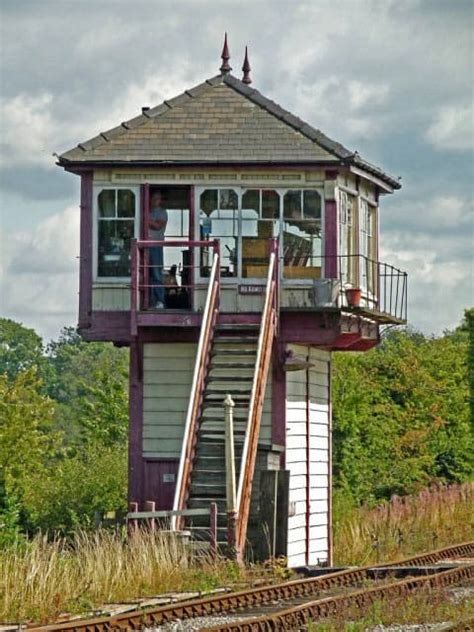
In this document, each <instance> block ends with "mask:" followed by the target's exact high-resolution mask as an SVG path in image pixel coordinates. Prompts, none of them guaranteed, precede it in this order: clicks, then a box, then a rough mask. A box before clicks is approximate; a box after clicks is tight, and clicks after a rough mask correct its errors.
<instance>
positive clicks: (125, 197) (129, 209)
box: [117, 189, 135, 217]
mask: <svg viewBox="0 0 474 632" xmlns="http://www.w3.org/2000/svg"><path fill="white" fill-rule="evenodd" d="M117 216H118V217H135V193H134V192H133V191H130V189H119V190H118V191H117Z"/></svg>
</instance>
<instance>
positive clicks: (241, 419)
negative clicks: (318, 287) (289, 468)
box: [185, 325, 259, 548]
mask: <svg viewBox="0 0 474 632" xmlns="http://www.w3.org/2000/svg"><path fill="white" fill-rule="evenodd" d="M258 332H259V326H258V325H217V327H216V330H215V333H214V339H213V344H212V347H211V351H210V362H209V365H208V373H207V377H206V382H205V387H204V394H203V404H202V411H201V415H200V419H199V424H198V426H199V429H198V432H197V446H196V452H195V458H194V463H193V468H192V472H191V480H190V487H189V496H188V501H187V507H188V509H207V508H208V507H209V504H210V503H211V502H215V503H216V504H217V509H218V513H217V542H218V545H219V546H220V547H221V548H225V545H226V542H227V514H226V467H225V425H224V406H223V401H224V398H225V396H226V394H227V393H230V395H231V397H232V399H233V401H234V403H235V408H234V446H235V470H236V477H237V480H238V479H239V476H240V468H241V458H242V450H243V444H244V440H245V433H246V429H247V420H248V414H249V405H250V398H251V394H252V384H253V377H254V371H255V361H256V356H257V344H258ZM185 528H186V529H187V530H190V531H191V532H192V534H193V535H194V537H195V538H196V539H197V540H207V539H208V538H209V520H208V518H207V516H193V517H190V518H187V519H186V523H185Z"/></svg>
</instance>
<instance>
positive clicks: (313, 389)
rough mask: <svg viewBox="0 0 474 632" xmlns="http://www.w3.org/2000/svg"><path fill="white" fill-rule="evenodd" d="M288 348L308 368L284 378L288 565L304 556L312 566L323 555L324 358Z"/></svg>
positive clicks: (327, 358)
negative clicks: (290, 510)
mask: <svg viewBox="0 0 474 632" xmlns="http://www.w3.org/2000/svg"><path fill="white" fill-rule="evenodd" d="M289 349H291V350H292V351H293V353H294V354H295V355H298V356H303V357H309V358H310V361H311V362H312V363H313V364H314V366H313V367H311V368H309V369H308V370H307V371H294V372H291V373H290V372H289V373H287V377H286V379H287V382H286V444H287V451H286V467H287V469H288V470H289V471H290V492H289V501H290V507H291V508H293V509H294V510H295V513H296V515H294V516H292V517H290V518H289V521H288V564H289V566H290V567H295V566H298V565H302V564H305V563H306V557H307V558H308V560H307V561H308V562H309V563H310V564H317V563H318V562H323V561H326V560H327V559H328V555H329V552H328V546H329V541H328V533H329V531H328V510H329V505H328V498H329V493H328V485H329V480H330V479H329V411H330V402H329V393H330V390H329V379H330V377H329V376H330V374H329V362H330V354H329V353H328V352H326V351H321V350H319V349H310V348H307V347H302V346H298V345H290V346H289ZM308 426H309V433H308ZM308 435H309V436H308ZM308 441H309V446H308V447H309V453H310V461H309V463H307V462H306V459H307V442H308ZM308 479H309V486H308ZM308 502H309V506H310V514H309V516H307V514H306V511H307V503H308ZM307 523H308V524H307ZM307 538H308V539H309V551H306V540H307ZM302 547H303V548H302Z"/></svg>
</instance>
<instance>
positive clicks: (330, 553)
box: [328, 358, 333, 566]
mask: <svg viewBox="0 0 474 632" xmlns="http://www.w3.org/2000/svg"><path fill="white" fill-rule="evenodd" d="M328 378H329V388H328V396H329V398H328V399H329V411H328V425H329V428H328V451H329V454H328V565H329V566H332V565H333V530H332V358H330V360H329V375H328Z"/></svg>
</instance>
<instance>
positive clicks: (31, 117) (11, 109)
mask: <svg viewBox="0 0 474 632" xmlns="http://www.w3.org/2000/svg"><path fill="white" fill-rule="evenodd" d="M52 101H53V96H52V95H51V94H48V93H43V94H40V95H38V96H32V95H28V94H18V95H17V96H15V97H13V98H10V99H6V98H4V99H1V101H0V126H1V130H2V137H3V138H2V154H3V156H2V157H0V160H1V163H0V164H2V165H5V166H10V167H11V166H15V165H17V164H36V165H37V164H40V165H45V164H48V163H51V149H50V145H49V142H50V133H51V128H52V126H53V120H52V116H51V109H50V108H51V103H52Z"/></svg>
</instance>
